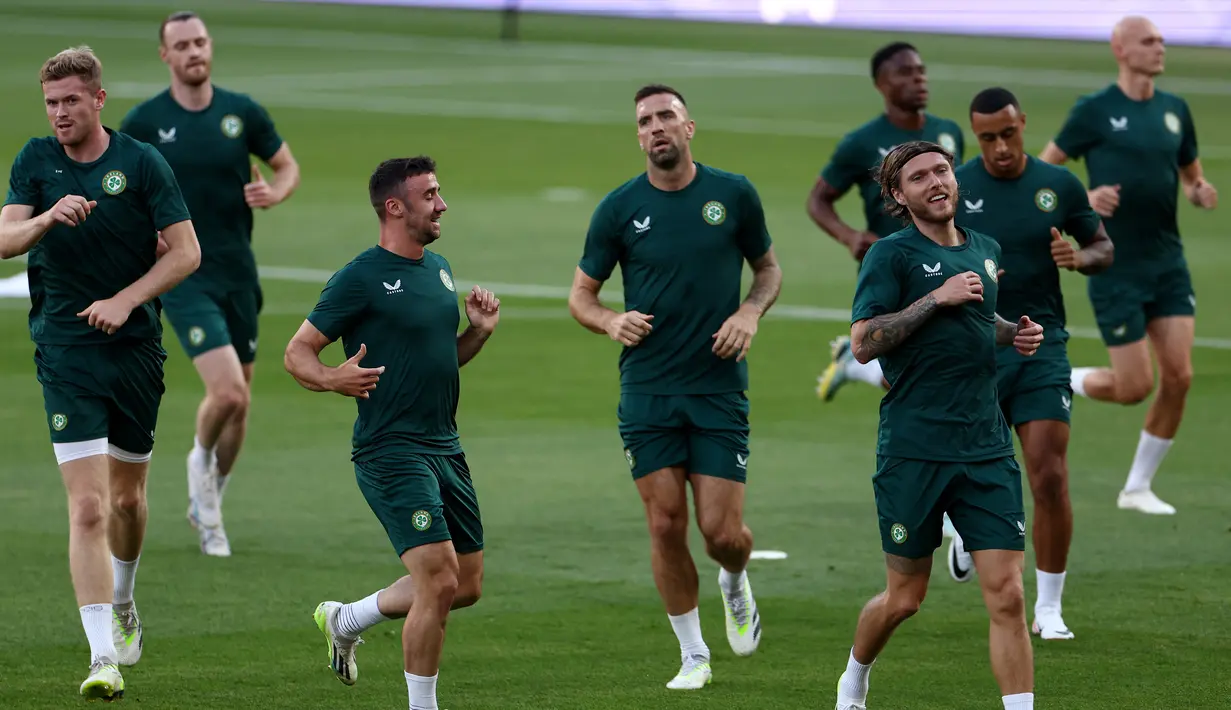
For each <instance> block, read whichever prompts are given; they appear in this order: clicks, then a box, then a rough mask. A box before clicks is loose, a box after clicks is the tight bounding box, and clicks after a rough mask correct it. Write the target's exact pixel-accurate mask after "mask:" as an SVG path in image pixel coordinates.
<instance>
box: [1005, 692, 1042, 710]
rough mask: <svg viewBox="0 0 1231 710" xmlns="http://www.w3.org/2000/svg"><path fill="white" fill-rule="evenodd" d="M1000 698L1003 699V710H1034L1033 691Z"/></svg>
mask: <svg viewBox="0 0 1231 710" xmlns="http://www.w3.org/2000/svg"><path fill="white" fill-rule="evenodd" d="M1001 700H1003V701H1004V710H1034V693H1018V694H1017V695H1006V696H1004V697H1003V698H1001Z"/></svg>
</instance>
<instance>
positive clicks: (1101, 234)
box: [1077, 224, 1116, 276]
mask: <svg viewBox="0 0 1231 710" xmlns="http://www.w3.org/2000/svg"><path fill="white" fill-rule="evenodd" d="M1115 251H1116V249H1115V245H1114V244H1113V243H1112V241H1111V237H1109V236H1107V229H1106V228H1105V227H1104V226H1103V225H1101V224H1100V225H1099V228H1098V232H1096V233H1095V235H1094V236H1093V237H1092V238H1091V239H1090V241H1088V242H1086V243H1085V244H1082V245H1081V254H1082V257H1083V260H1084V261H1085V263H1084V264H1082V265H1081V266H1080V267H1078V269H1077V272H1078V273H1080V274H1082V275H1084V276H1089V275H1091V274H1097V273H1100V272H1102V271H1106V270H1107V268H1108V267H1109V266H1111V264H1112V262H1113V261H1114V260H1115Z"/></svg>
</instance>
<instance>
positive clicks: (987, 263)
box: [983, 259, 1000, 283]
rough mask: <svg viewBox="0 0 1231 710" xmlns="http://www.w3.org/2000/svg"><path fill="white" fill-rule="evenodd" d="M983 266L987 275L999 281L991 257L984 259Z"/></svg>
mask: <svg viewBox="0 0 1231 710" xmlns="http://www.w3.org/2000/svg"><path fill="white" fill-rule="evenodd" d="M983 268H984V269H987V275H988V276H991V277H992V281H995V282H997V283H999V282H1000V279H999V278H998V277H997V276H996V262H994V261H992V260H991V259H984V260H983Z"/></svg>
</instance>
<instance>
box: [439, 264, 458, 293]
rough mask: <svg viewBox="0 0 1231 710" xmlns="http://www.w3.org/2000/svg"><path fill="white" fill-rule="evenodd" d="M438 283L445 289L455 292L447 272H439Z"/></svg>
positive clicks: (442, 270)
mask: <svg viewBox="0 0 1231 710" xmlns="http://www.w3.org/2000/svg"><path fill="white" fill-rule="evenodd" d="M440 283H442V284H444V285H445V288H447V289H449V290H450V291H456V289H454V288H453V279H451V278H449V272H448V271H445V270H444V269H441V270H440Z"/></svg>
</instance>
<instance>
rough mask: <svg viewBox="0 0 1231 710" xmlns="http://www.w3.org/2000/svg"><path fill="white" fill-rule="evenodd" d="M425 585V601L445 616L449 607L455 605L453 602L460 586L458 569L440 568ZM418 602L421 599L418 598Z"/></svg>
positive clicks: (440, 614)
mask: <svg viewBox="0 0 1231 710" xmlns="http://www.w3.org/2000/svg"><path fill="white" fill-rule="evenodd" d="M424 586H425V589H424V592H425V595H424V596H425V599H424V601H425V602H426V603H427V604H429V605H430V606H431V607H432V608H433V610H434V611H435V612H436V613H437V615H439V616H440V617H441V618H444V617H445V616H446V615H447V614H448V613H449V609H451V608H452V607H453V602H454V600H455V599H456V598H457V592H458V587H459V585H458V580H457V570H452V569H445V570H440V571H438V572H436V573H434V574H432V575H431V577H430V578H428V580H427V583H426V584H425V585H424ZM418 603H419V600H418V599H417V598H416V599H415V604H418Z"/></svg>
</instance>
